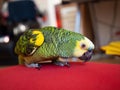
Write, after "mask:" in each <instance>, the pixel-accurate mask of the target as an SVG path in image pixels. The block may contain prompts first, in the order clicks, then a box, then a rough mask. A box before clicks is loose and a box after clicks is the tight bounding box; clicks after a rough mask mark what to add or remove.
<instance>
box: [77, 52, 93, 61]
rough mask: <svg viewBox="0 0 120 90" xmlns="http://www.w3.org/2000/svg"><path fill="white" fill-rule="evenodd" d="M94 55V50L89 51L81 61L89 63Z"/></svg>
mask: <svg viewBox="0 0 120 90" xmlns="http://www.w3.org/2000/svg"><path fill="white" fill-rule="evenodd" d="M92 55H93V50H88V51H87V52H85V53H84V54H83V55H82V56H81V57H79V59H80V60H84V62H87V61H89V60H90V59H91V57H92Z"/></svg>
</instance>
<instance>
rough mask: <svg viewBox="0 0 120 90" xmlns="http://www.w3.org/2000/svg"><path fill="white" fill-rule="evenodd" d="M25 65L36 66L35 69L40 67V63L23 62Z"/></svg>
mask: <svg viewBox="0 0 120 90" xmlns="http://www.w3.org/2000/svg"><path fill="white" fill-rule="evenodd" d="M25 65H26V66H27V67H31V68H36V69H40V68H41V64H39V63H31V64H27V63H25Z"/></svg>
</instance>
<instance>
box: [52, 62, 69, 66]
mask: <svg viewBox="0 0 120 90" xmlns="http://www.w3.org/2000/svg"><path fill="white" fill-rule="evenodd" d="M53 64H55V65H58V66H67V67H70V64H69V63H68V62H62V61H58V60H53Z"/></svg>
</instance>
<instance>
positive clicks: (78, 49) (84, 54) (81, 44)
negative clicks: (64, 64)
mask: <svg viewBox="0 0 120 90" xmlns="http://www.w3.org/2000/svg"><path fill="white" fill-rule="evenodd" d="M93 50H94V44H93V43H92V42H91V41H90V40H89V39H88V38H87V37H85V38H84V39H81V40H79V41H76V46H75V49H74V54H73V55H74V57H78V58H79V59H80V60H84V62H86V61H88V60H90V59H91V57H92V54H93Z"/></svg>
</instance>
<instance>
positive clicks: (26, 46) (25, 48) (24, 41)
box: [15, 30, 38, 55]
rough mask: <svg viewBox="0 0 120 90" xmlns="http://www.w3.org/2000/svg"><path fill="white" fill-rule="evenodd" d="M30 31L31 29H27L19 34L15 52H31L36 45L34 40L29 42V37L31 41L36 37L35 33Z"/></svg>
mask: <svg viewBox="0 0 120 90" xmlns="http://www.w3.org/2000/svg"><path fill="white" fill-rule="evenodd" d="M32 32H33V30H28V31H26V32H25V33H24V34H23V35H22V36H20V38H19V40H18V41H17V43H16V47H15V53H16V54H21V55H31V52H33V50H35V49H36V48H37V47H38V46H36V45H35V43H34V42H33V43H31V42H30V39H31V38H32V40H33V41H35V40H36V37H37V34H33V33H32Z"/></svg>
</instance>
